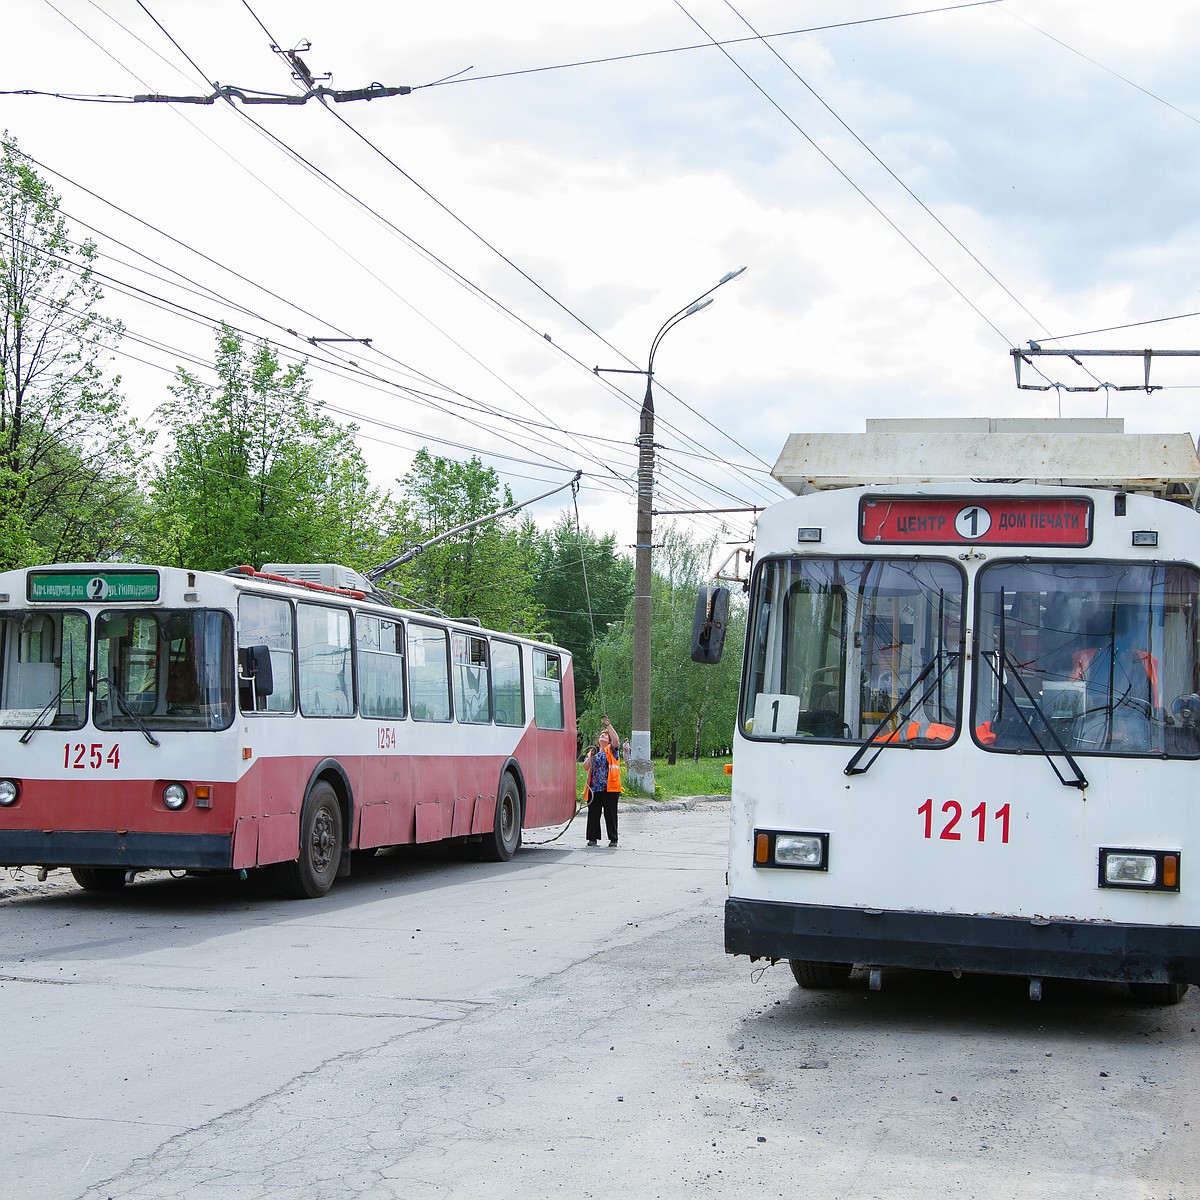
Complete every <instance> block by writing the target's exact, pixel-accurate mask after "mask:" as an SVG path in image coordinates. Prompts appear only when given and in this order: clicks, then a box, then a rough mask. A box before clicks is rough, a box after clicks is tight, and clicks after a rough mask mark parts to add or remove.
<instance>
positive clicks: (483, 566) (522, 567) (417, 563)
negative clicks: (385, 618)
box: [379, 448, 546, 637]
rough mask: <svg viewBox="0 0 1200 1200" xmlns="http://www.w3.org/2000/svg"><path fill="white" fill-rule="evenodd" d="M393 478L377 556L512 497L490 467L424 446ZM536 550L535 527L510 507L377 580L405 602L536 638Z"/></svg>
mask: <svg viewBox="0 0 1200 1200" xmlns="http://www.w3.org/2000/svg"><path fill="white" fill-rule="evenodd" d="M399 484H400V495H399V497H398V498H397V500H396V501H395V503H394V505H393V506H392V509H391V516H390V520H389V522H388V524H389V528H390V529H391V531H392V533H391V536H390V537H389V539H388V541H387V542H386V543H385V545H384V546H383V547H382V548H381V551H380V555H379V558H380V561H381V562H382V561H386V560H388V559H391V558H394V557H397V556H398V555H399V554H400V553H401V552H402V551H404V550H407V549H409V548H412V547H415V546H419V545H422V544H423V543H425V542H428V541H430V540H432V539H433V538H435V537H436V536H438V535H439V534H443V533H448V532H449V531H450V530H452V529H457V528H458V527H459V526H462V525H467V524H469V523H470V522H472V521H476V520H478V519H479V518H481V517H486V516H489V515H490V514H492V513H496V512H499V511H501V510H502V509H505V508H508V507H509V506H511V505H512V503H513V498H512V493H511V492H510V491H509V489H508V488H504V489H503V490H501V488H500V484H499V479H498V477H497V475H496V472H495V471H494V470H493V469H492V468H491V467H485V466H484V465H483V464H482V463H481V462H480V461H479V459H478V458H474V457H473V458H471V459H470V461H468V462H456V461H454V460H453V459H448V458H441V457H439V456H437V455H432V454H430V453H429V451H428V450H426V449H424V448H422V449H421V450H419V451H418V452H417V454H416V457H415V458H414V459H413V462H412V466H411V467H410V468H409V470H408V473H407V474H406V475H405V476H404V477H403V479H401V480H399ZM536 557H537V530H536V527H535V526H534V524H533V522H532V521H529V520H522V519H521V518H520V517H519V516H518V515H517V514H515V513H513V514H510V515H508V516H506V517H500V518H498V519H497V520H494V521H486V522H483V523H481V524H479V525H476V526H475V527H474V528H472V529H465V530H463V531H462V532H461V533H458V534H456V535H455V536H454V537H452V538H449V539H447V540H446V541H444V542H441V543H439V544H438V545H436V546H431V547H429V548H428V549H426V550H423V551H422V552H421V553H419V554H418V555H416V556H415V557H414V558H413V559H412V560H411V561H410V562H408V563H405V564H404V565H402V566H400V567H398V568H396V569H395V570H394V571H393V572H390V573H389V574H388V576H387V577H386V579H385V580H384V582H385V583H386V584H387V585H388V586H389V588H390V589H391V590H393V591H394V592H395V593H397V594H398V595H399V596H400V597H401V598H402V603H404V604H407V605H409V606H413V607H418V608H430V609H434V610H436V611H438V612H442V613H445V614H446V615H447V616H452V617H475V618H477V619H478V620H479V621H481V622H482V623H483V624H484V625H486V626H487V627H489V628H491V629H500V630H508V631H511V632H513V633H521V634H525V635H528V636H535V637H544V636H545V635H546V619H545V614H544V612H543V610H542V606H541V605H540V604H539V603H538V601H537V598H536V597H535V595H534V591H533V575H534V566H535V563H536Z"/></svg>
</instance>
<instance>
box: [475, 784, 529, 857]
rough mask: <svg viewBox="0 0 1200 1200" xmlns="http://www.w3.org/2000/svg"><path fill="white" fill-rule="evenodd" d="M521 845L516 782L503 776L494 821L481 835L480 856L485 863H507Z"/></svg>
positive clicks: (519, 801)
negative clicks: (488, 831)
mask: <svg viewBox="0 0 1200 1200" xmlns="http://www.w3.org/2000/svg"><path fill="white" fill-rule="evenodd" d="M520 844H521V793H520V792H519V791H518V790H517V784H516V780H514V779H513V777H512V776H511V775H509V774H507V773H506V774H505V776H504V782H503V783H502V784H501V785H500V794H499V795H498V796H497V797H496V820H495V821H494V822H493V826H492V830H491V832H490V833H485V834H484V835H483V843H482V845H481V846H480V856H481V857H482V858H483V859H484V860H485V861H487V862H508V860H509V859H510V858H512V856H513V855H514V854H516V852H517V847H518V846H520Z"/></svg>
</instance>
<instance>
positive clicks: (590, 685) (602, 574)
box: [536, 511, 633, 707]
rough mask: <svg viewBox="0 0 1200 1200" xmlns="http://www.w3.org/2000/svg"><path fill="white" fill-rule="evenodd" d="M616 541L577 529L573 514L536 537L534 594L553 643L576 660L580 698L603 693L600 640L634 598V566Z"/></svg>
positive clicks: (614, 536) (613, 535)
mask: <svg viewBox="0 0 1200 1200" xmlns="http://www.w3.org/2000/svg"><path fill="white" fill-rule="evenodd" d="M616 540H617V539H616V535H615V534H611V533H610V534H605V535H604V536H600V535H598V534H596V533H593V532H592V531H591V530H590V529H588V528H587V527H586V526H579V525H577V523H576V520H575V517H574V515H573V514H572V513H571V512H569V511H565V512H563V513H562V515H561V516H560V517H559V519H558V521H557V522H556V523H555V525H554V526H553V527H552V528H551V529H549V530H547V531H546V532H545V533H543V534H542V535H541V536H540V537H539V539H538V557H537V583H536V595H537V598H538V600H539V601H540V602H541V604H542V606H543V608H544V609H545V612H546V625H547V628H548V630H549V632H550V636H551V638H552V640H553V641H555V642H557V643H558V644H559V645H560V646H565V647H566V648H567V649H568V650H570V651H571V653H572V655H573V656H574V660H575V691H576V694H577V695H578V696H579V697H580V698H581V699H582V698H583V697H585V696H590V695H591V694H592V693H593V692H596V693H599V691H600V689H599V687H598V684H599V676H598V675H597V674H596V666H595V655H596V643H597V640H598V639H600V638H602V637H604V636H605V635H606V634H607V632H608V629H609V627H610V626H611V625H613V624H614V623H620V622H621V621H622V620H623V619H624V616H625V609H626V607H627V606H628V604H629V602H630V600H631V599H632V598H633V563H632V562H631V561H630V560H629V559H628V558H625V557H623V556H621V555H618V554H617V551H616ZM602 700H603V697H602V696H599V695H598V701H602ZM602 706H603V705H602V704H601V707H602Z"/></svg>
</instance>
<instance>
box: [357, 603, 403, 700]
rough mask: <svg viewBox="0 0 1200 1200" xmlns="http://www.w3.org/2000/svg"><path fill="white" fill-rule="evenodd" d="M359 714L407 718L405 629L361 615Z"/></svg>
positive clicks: (359, 617)
mask: <svg viewBox="0 0 1200 1200" xmlns="http://www.w3.org/2000/svg"><path fill="white" fill-rule="evenodd" d="M355 627H356V629H357V631H358V711H359V712H360V713H362V715H363V716H364V717H402V716H404V627H403V626H402V625H401V624H400V622H399V621H384V620H382V619H381V618H379V617H372V616H368V615H367V614H366V613H359V614H358V616H357V617H356V618H355Z"/></svg>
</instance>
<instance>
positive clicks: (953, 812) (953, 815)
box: [917, 799, 1011, 844]
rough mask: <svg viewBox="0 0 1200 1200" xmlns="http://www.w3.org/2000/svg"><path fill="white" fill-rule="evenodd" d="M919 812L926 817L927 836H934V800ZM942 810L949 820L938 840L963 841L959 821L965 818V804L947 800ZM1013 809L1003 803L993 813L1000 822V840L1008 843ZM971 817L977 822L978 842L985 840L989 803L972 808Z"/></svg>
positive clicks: (976, 833) (993, 817) (927, 801)
mask: <svg viewBox="0 0 1200 1200" xmlns="http://www.w3.org/2000/svg"><path fill="white" fill-rule="evenodd" d="M917 812H918V813H920V814H921V816H923V817H924V818H925V837H926V838H932V837H933V800H932V799H929V800H926V801H925V803H924V804H922V805H921V807H920V808H918V809H917ZM942 812H943V813H945V814H946V817H947V820H946V823H945V825H943V826H942V832H941V833H939V834H938V840H939V841H943V842H961V841H962V834H961V833H959V831H958V823H959V822H960V821H961V820H962V818H963V806H962V805H961V804H959V802H958V801H957V800H947V801H946V803H945V804H943V805H942ZM1010 812H1011V809H1010V807H1009V805H1007V804H1005V805H1002V806H1001V807H1000V808H998V809H996V811H995V812H994V813H993V814H992V819H993V820H996V821H999V822H1000V841H1001V842H1002V843H1005V844H1007V842H1008V818H1009V814H1010ZM970 819H971V820H973V821H974V822H975V840H976V841H977V842H982V841H985V840H986V838H987V804H980V805H978V807H976V808H973V809H972V810H971V816H970Z"/></svg>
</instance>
